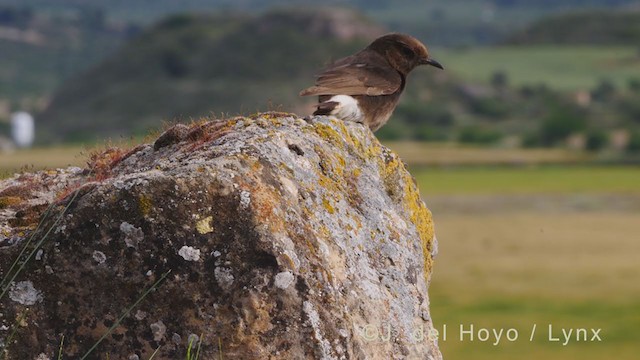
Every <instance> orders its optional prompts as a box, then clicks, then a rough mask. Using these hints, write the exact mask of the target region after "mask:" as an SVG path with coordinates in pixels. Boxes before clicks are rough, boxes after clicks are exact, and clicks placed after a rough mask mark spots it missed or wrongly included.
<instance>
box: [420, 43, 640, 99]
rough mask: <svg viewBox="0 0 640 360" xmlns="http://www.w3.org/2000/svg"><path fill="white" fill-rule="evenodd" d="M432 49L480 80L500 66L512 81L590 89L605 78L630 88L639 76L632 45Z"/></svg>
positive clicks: (457, 70) (453, 68)
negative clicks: (630, 82)
mask: <svg viewBox="0 0 640 360" xmlns="http://www.w3.org/2000/svg"><path fill="white" fill-rule="evenodd" d="M432 53H433V56H434V57H435V58H437V59H438V60H439V61H440V62H441V63H442V64H444V65H445V67H446V69H447V71H450V72H451V73H452V74H455V75H456V76H459V77H460V78H462V79H463V80H467V81H472V82H477V83H488V82H489V80H490V77H491V74H493V73H494V72H496V71H504V72H506V73H507V75H508V78H509V81H510V83H511V84H513V85H518V86H522V85H535V84H542V83H544V84H547V85H548V86H549V87H551V88H553V89H557V90H563V91H575V90H588V89H591V88H593V87H594V86H596V85H597V84H598V82H599V81H600V80H601V79H610V80H611V81H613V82H614V83H615V84H616V85H617V86H619V87H626V86H627V81H628V80H629V79H630V78H634V77H635V78H640V55H639V54H638V49H637V47H630V46H629V47H625V46H615V47H596V46H527V47H524V46H523V47H518V46H505V47H490V48H473V49H458V50H445V49H434V50H433V51H432Z"/></svg>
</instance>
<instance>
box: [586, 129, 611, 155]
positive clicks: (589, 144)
mask: <svg viewBox="0 0 640 360" xmlns="http://www.w3.org/2000/svg"><path fill="white" fill-rule="evenodd" d="M608 144H609V136H608V134H607V133H606V132H604V131H602V130H591V131H589V132H588V133H587V137H586V143H585V146H586V148H587V150H590V151H598V150H601V149H603V148H604V147H605V146H607V145H608Z"/></svg>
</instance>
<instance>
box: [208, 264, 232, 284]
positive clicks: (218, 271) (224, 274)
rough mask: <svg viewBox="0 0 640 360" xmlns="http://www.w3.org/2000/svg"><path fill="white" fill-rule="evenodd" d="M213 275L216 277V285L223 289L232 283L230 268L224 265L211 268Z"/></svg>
mask: <svg viewBox="0 0 640 360" xmlns="http://www.w3.org/2000/svg"><path fill="white" fill-rule="evenodd" d="M213 275H214V276H215V277H216V281H217V282H218V285H220V287H221V288H223V289H228V288H230V287H231V285H233V280H234V277H233V274H232V273H231V269H229V268H225V267H217V268H215V270H213Z"/></svg>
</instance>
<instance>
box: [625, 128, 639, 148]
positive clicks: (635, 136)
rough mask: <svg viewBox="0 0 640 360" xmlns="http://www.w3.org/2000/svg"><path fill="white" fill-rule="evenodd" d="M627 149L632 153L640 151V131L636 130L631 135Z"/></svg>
mask: <svg viewBox="0 0 640 360" xmlns="http://www.w3.org/2000/svg"><path fill="white" fill-rule="evenodd" d="M627 151H628V152H631V153H640V131H634V132H632V133H631V136H630V137H629V143H627Z"/></svg>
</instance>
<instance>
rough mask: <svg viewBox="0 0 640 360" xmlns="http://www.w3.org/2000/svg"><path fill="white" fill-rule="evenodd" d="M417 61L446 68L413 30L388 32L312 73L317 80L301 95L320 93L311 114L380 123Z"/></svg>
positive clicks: (373, 124)
mask: <svg viewBox="0 0 640 360" xmlns="http://www.w3.org/2000/svg"><path fill="white" fill-rule="evenodd" d="M420 65H431V66H434V67H436V68H439V69H442V70H444V66H442V65H441V64H440V63H439V62H438V61H436V60H435V59H433V58H432V57H431V56H430V55H429V51H428V50H427V47H426V46H425V45H424V44H423V43H422V42H420V41H419V40H418V39H416V38H414V37H413V36H411V35H407V34H401V33H390V34H386V35H383V36H381V37H379V38H377V39H375V40H374V41H373V42H372V43H371V44H369V46H367V47H366V48H364V49H363V50H361V51H359V52H357V53H355V54H353V55H351V56H347V57H345V58H342V59H339V60H337V61H335V62H334V63H333V64H331V65H329V66H328V67H327V68H325V69H324V70H323V71H322V72H321V73H320V74H318V75H316V83H315V85H314V86H311V87H309V88H307V89H304V90H302V91H301V92H300V96H310V95H317V96H318V104H317V108H316V110H315V111H314V113H313V115H333V116H335V117H337V118H339V119H341V120H344V121H355V122H358V123H362V124H365V125H367V126H368V127H369V128H370V129H371V131H374V132H375V131H376V130H378V129H380V128H381V127H382V126H383V125H384V124H385V123H386V122H387V121H388V120H389V118H390V117H391V114H392V113H393V110H394V109H395V108H396V105H398V101H399V100H400V95H401V94H402V91H403V90H404V88H405V85H406V82H407V75H409V73H410V72H411V70H413V69H414V68H416V67H417V66H420Z"/></svg>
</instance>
